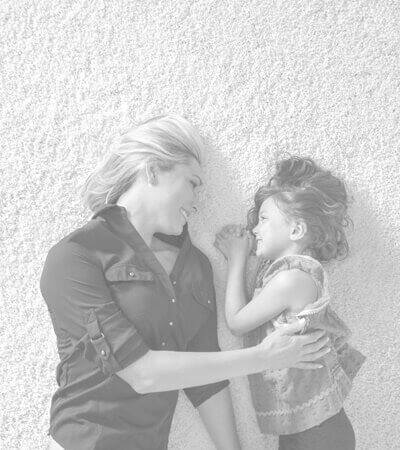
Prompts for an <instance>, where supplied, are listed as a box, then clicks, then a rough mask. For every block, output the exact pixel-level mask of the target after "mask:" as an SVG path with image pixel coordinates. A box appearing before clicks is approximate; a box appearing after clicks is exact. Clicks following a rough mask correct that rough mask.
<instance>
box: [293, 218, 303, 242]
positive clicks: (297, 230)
mask: <svg viewBox="0 0 400 450" xmlns="http://www.w3.org/2000/svg"><path fill="white" fill-rule="evenodd" d="M306 233H307V225H306V223H305V222H304V221H302V220H297V221H296V222H293V225H292V229H291V232H290V239H291V240H292V241H298V240H299V239H301V238H303V237H304V236H305V235H306Z"/></svg>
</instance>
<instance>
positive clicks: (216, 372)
mask: <svg viewBox="0 0 400 450" xmlns="http://www.w3.org/2000/svg"><path fill="white" fill-rule="evenodd" d="M303 326H304V324H303V323H301V322H300V323H296V324H290V325H286V326H284V327H282V328H280V329H278V330H276V331H274V332H273V333H271V334H270V335H269V336H267V337H266V338H265V339H264V341H263V342H262V343H261V344H259V345H257V346H254V347H251V348H247V349H244V350H230V351H222V352H173V351H171V352H169V351H153V350H150V351H148V352H147V353H146V354H145V355H144V356H142V357H141V358H140V359H138V360H137V361H135V362H134V363H132V364H130V365H129V366H128V367H126V368H125V369H122V370H120V371H119V372H117V375H119V376H120V377H121V378H122V379H123V380H125V381H126V382H127V383H128V384H130V385H131V386H132V387H133V388H134V389H135V390H136V391H137V392H139V393H142V394H146V393H150V392H162V391H171V390H177V389H182V388H185V387H190V386H201V385H204V384H210V383H215V382H218V381H222V380H225V379H227V378H234V377H240V376H244V375H248V374H251V373H256V372H261V371H263V370H265V369H267V368H270V369H281V368H287V367H297V368H301V369H317V368H320V367H322V366H321V365H320V364H318V363H315V362H313V361H315V360H317V359H319V358H321V357H322V356H324V355H325V354H326V353H327V352H328V351H329V349H328V347H326V345H327V343H328V338H326V337H325V333H324V332H323V331H322V330H318V331H314V332H312V333H310V334H308V335H296V334H295V333H298V332H300V331H301V330H302V328H303Z"/></svg>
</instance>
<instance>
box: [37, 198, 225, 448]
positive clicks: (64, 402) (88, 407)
mask: <svg viewBox="0 0 400 450" xmlns="http://www.w3.org/2000/svg"><path fill="white" fill-rule="evenodd" d="M157 237H159V238H160V239H162V240H164V241H166V242H168V243H170V244H172V245H175V246H177V247H179V249H180V250H179V254H178V257H177V260H176V263H175V266H174V268H173V270H172V273H171V274H170V276H168V275H167V273H166V272H165V271H164V269H163V268H162V266H161V265H160V263H159V262H158V260H157V259H156V257H155V256H154V254H153V253H152V252H151V250H150V249H149V247H148V246H147V245H146V243H145V242H144V241H143V239H142V238H141V236H140V235H139V234H138V232H137V231H136V230H135V228H134V227H133V226H132V225H131V223H130V222H129V220H128V217H127V212H126V209H125V208H122V207H120V206H117V205H111V206H106V207H105V208H103V209H101V210H100V211H99V212H97V213H96V214H95V215H94V216H93V218H92V220H90V221H89V222H88V223H87V224H86V225H85V226H83V227H82V228H80V229H78V230H76V231H74V232H73V233H71V234H70V235H68V236H66V237H65V238H64V239H62V240H61V241H60V242H59V243H58V244H56V245H55V246H54V247H53V248H52V249H51V250H50V252H49V254H48V256H47V260H46V263H45V266H44V269H43V274H42V278H41V291H42V294H43V297H44V299H45V301H46V303H47V306H48V309H49V312H50V316H51V319H52V322H53V326H54V330H55V333H56V336H57V346H58V352H59V355H60V363H59V364H58V366H57V383H58V385H59V388H58V390H57V391H56V393H55V395H54V396H53V399H52V404H51V413H50V431H49V432H50V434H51V435H52V436H53V438H54V439H55V440H56V441H57V442H58V443H59V444H60V445H62V446H63V447H64V448H66V449H80V450H83V449H104V450H106V449H107V450H109V449H113V450H125V449H126V450H128V449H129V450H134V449H138V450H139V449H140V450H142V449H143V450H144V449H148V450H158V449H166V448H167V445H168V435H169V431H170V426H171V421H172V416H173V413H174V410H175V406H176V402H177V397H178V391H169V392H159V393H149V394H139V393H137V392H136V391H135V390H134V389H132V388H131V386H130V385H128V384H127V383H126V382H125V381H123V380H122V379H121V378H120V377H118V376H117V375H116V372H118V371H119V370H121V369H123V368H125V367H127V366H129V365H130V364H131V363H133V362H134V361H136V360H137V359H138V358H140V357H142V356H143V355H144V354H145V353H146V352H147V351H148V350H149V349H152V350H170V351H192V352H197V351H203V352H214V351H220V348H219V346H218V339H217V316H216V304H215V292H214V286H213V274H212V269H211V265H210V263H209V261H208V259H207V257H206V256H205V255H204V254H203V253H202V252H201V251H200V250H198V249H197V248H196V247H194V246H193V245H192V243H191V241H190V238H189V235H188V232H187V227H185V228H184V231H183V233H182V234H181V235H180V236H175V237H174V236H165V235H157ZM227 385H228V381H226V380H225V381H222V382H219V383H214V384H209V385H205V386H200V387H193V388H187V389H185V390H184V391H185V393H186V395H187V397H188V398H189V400H190V401H191V402H192V404H193V405H194V406H195V407H197V406H199V405H200V404H201V403H202V402H204V401H205V400H207V399H208V398H210V397H211V396H213V395H214V394H216V393H217V392H219V391H220V390H222V389H223V388H225V387H226V386H227Z"/></svg>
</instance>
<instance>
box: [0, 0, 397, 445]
mask: <svg viewBox="0 0 400 450" xmlns="http://www.w3.org/2000/svg"><path fill="white" fill-rule="evenodd" d="M399 22H400V5H399V3H398V2H397V1H388V0H382V1H378V0H364V1H362V0H357V1H351V0H348V1H346V0H339V1H331V2H329V1H323V0H315V1H311V0H306V1H300V0H287V1H279V0H277V1H272V0H253V1H234V0H230V1H228V0H218V1H216V0H215V1H211V0H198V1H194V0H192V1H183V0H174V1H172V0H166V1H155V0H146V1H128V0H124V1H122V0H121V1H114V2H113V1H106V0H100V1H94V0H76V1H72V0H71V1H65V0H61V1H57V2H53V1H50V0H36V1H34V2H32V1H28V0H19V1H18V2H15V1H13V0H3V2H1V5H0V24H1V26H0V42H1V44H0V46H1V47H0V48H1V57H0V76H1V85H0V108H1V109H0V110H1V115H0V120H1V127H0V142H1V150H0V175H1V194H0V214H1V227H0V229H1V236H0V237H1V255H2V258H1V261H0V265H1V268H0V286H1V305H0V317H1V325H0V332H1V336H0V355H1V365H0V380H1V391H0V394H1V395H0V402H1V405H0V426H1V429H0V442H1V444H0V448H2V449H7V450H9V449H45V448H46V445H47V436H46V431H47V427H48V418H49V402H50V398H51V395H52V393H53V392H54V390H55V387H56V384H55V366H56V363H57V354H56V346H55V337H54V333H53V329H52V327H51V323H50V320H49V316H48V313H47V310H46V307H45V304H44V302H43V299H42V298H41V295H40V292H39V285H38V282H39V276H40V273H41V268H42V265H43V261H44V258H45V256H46V253H47V251H48V249H49V248H50V246H51V245H53V244H54V243H55V242H57V241H58V240H59V239H60V238H61V237H62V236H64V235H65V234H67V233H68V232H70V231H71V230H73V229H74V228H75V227H77V226H78V225H80V224H81V223H83V222H84V221H85V220H86V218H87V217H88V214H87V211H85V210H84V208H83V207H82V206H81V204H80V199H79V195H78V192H79V188H80V186H81V185H82V183H83V180H84V179H85V176H86V175H87V173H88V172H89V171H90V170H91V169H92V168H93V167H94V165H95V163H96V162H97V160H98V158H99V157H100V156H101V155H102V154H103V153H104V151H105V149H106V146H107V142H108V139H109V137H110V136H112V135H115V134H116V133H117V132H119V131H121V130H124V129H126V128H127V127H129V126H130V125H132V124H133V123H136V122H138V121H141V120H143V119H146V118H149V117H151V116H153V115H158V114H161V113H167V112H175V113H179V114H182V115H185V116H187V117H188V118H189V119H190V120H192V121H193V122H194V123H195V124H196V125H197V126H198V127H199V128H200V130H202V132H203V134H204V135H205V136H206V138H207V140H208V142H209V144H210V149H209V153H208V154H207V156H206V158H205V163H204V168H205V172H206V182H207V185H206V187H205V189H204V191H203V193H202V195H201V205H200V206H201V210H200V212H199V214H198V216H197V217H196V218H195V219H194V220H193V221H192V222H191V224H190V228H191V232H192V236H193V240H194V241H195V242H196V243H197V244H198V245H199V247H200V248H202V249H203V250H204V251H205V252H206V254H207V255H208V256H209V257H210V260H211V262H212V264H213V267H214V272H215V279H216V286H217V293H218V306H219V319H220V320H219V335H220V344H221V347H222V348H223V349H233V348H239V347H240V346H241V342H240V340H239V339H237V338H234V337H232V336H231V335H230V334H229V332H228V331H227V329H226V326H225V323H224V319H223V314H222V308H223V304H222V301H223V297H222V295H223V283H224V264H223V261H222V258H221V257H220V256H219V255H218V254H217V252H216V251H215V250H214V249H213V247H212V241H213V238H214V233H215V232H216V231H218V230H219V228H220V227H221V226H222V225H224V224H225V223H227V222H228V221H243V220H244V217H245V212H246V208H247V207H248V206H249V204H250V203H249V202H250V200H251V196H252V194H253V192H254V190H255V189H256V187H257V186H258V184H259V183H261V182H263V181H265V180H266V178H267V176H268V175H269V174H270V171H271V169H272V165H273V162H274V160H275V158H276V157H277V156H279V154H280V153H281V152H282V151H290V152H292V153H294V154H301V155H309V156H311V157H313V158H315V159H316V161H317V162H319V163H320V164H321V165H323V166H324V167H327V168H331V169H332V170H333V171H334V172H335V173H337V174H339V175H340V176H342V177H343V178H344V179H345V180H346V182H347V184H348V187H349V190H350V193H351V195H352V196H353V198H354V202H353V204H352V207H351V214H352V217H353V220H354V231H353V232H351V233H350V235H349V241H350V245H351V255H350V257H349V258H348V259H347V260H346V261H345V262H342V263H337V264H332V265H330V266H329V268H328V271H329V274H330V276H331V286H332V287H331V290H332V292H333V303H334V306H335V308H336V310H337V311H338V313H339V314H340V315H341V316H342V317H343V318H345V320H346V321H347V323H348V324H349V326H350V327H351V328H352V330H353V331H354V336H353V343H354V345H355V346H356V347H357V348H359V349H360V350H361V351H362V352H363V353H364V354H366V355H367V357H368V359H367V362H366V364H365V366H364V367H363V369H362V371H361V372H360V374H359V376H358V377H357V379H356V383H355V387H354V390H353V392H352V393H351V396H350V398H349V400H348V401H347V403H346V407H347V411H348V415H349V416H350V418H351V419H352V422H353V425H354V428H355V431H356V435H357V449H358V450H389V449H395V448H399V442H400V427H399V423H400V417H399V414H400V413H399V411H400V383H399V373H400V357H399V348H400V339H399V334H400V313H399V311H400V308H399V301H400V296H399V291H400V270H399V267H400V245H399V242H400V213H399V211H400V208H399V205H400V188H399V181H400V177H399V173H400V156H399V154H400V150H399V140H400V130H399V119H400V117H399V116H400V71H399V64H400V57H399V51H400V50H399V49H400V33H399ZM231 390H232V396H233V401H234V405H235V412H236V417H237V422H238V429H239V434H240V437H241V441H242V445H243V449H245V450H261V449H265V448H271V449H273V448H276V441H275V440H274V439H265V440H264V439H263V438H262V437H261V436H260V434H259V432H258V429H257V426H256V423H255V417H254V413H253V411H252V407H251V402H250V397H249V392H248V385H247V380H246V379H236V380H233V381H232V384H231ZM170 449H173V450H181V449H190V450H212V449H213V445H212V443H211V442H210V440H209V438H208V436H207V433H206V432H205V430H204V428H203V426H202V424H201V422H200V419H199V417H198V415H197V412H196V411H195V410H193V408H192V407H191V406H190V405H189V403H188V402H187V400H186V399H185V398H184V397H181V398H180V401H179V404H178V408H177V412H176V416H175V418H174V422H173V428H172V433H171V438H170Z"/></svg>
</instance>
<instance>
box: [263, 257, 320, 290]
mask: <svg viewBox="0 0 400 450" xmlns="http://www.w3.org/2000/svg"><path fill="white" fill-rule="evenodd" d="M262 268H263V266H261V269H262ZM293 269H298V270H301V271H302V272H305V273H307V274H308V275H310V276H311V278H313V280H314V281H315V282H316V283H317V285H318V286H319V287H320V288H322V287H323V286H324V284H325V283H326V273H325V270H324V268H323V266H322V264H321V263H320V262H319V261H318V260H316V259H315V258H313V257H311V256H308V255H287V256H282V257H281V258H278V259H276V260H275V261H273V262H272V263H270V264H269V265H268V267H267V268H265V265H264V271H263V273H262V274H260V275H261V277H262V285H265V284H266V283H268V281H269V280H271V278H272V277H274V276H275V275H277V274H278V273H280V272H283V271H288V270H293Z"/></svg>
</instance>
